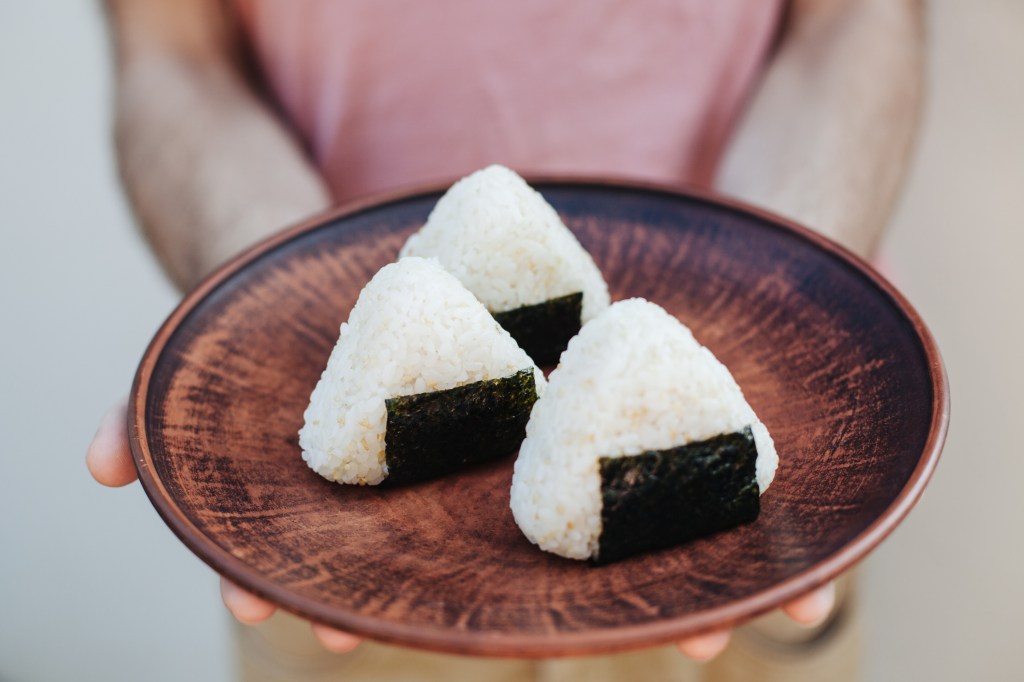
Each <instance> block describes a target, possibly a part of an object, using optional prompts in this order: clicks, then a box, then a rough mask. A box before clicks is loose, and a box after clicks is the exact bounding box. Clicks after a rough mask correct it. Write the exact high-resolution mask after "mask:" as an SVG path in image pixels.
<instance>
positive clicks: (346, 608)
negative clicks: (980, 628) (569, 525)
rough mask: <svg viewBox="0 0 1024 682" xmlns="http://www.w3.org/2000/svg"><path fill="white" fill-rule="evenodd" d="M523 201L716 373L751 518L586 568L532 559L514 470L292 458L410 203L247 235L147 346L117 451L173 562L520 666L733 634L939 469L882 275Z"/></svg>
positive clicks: (609, 198) (884, 527) (749, 219)
mask: <svg viewBox="0 0 1024 682" xmlns="http://www.w3.org/2000/svg"><path fill="white" fill-rule="evenodd" d="M536 185H537V187H538V188H539V189H540V190H541V191H542V192H543V194H544V195H545V197H547V199H548V200H549V201H550V202H551V203H552V204H553V205H554V206H555V208H557V209H558V211H559V212H560V213H561V215H562V216H563V218H564V219H565V222H566V224H567V225H568V226H569V228H570V229H572V231H573V232H575V233H576V235H577V236H578V237H579V239H580V241H581V242H582V243H583V246H584V247H586V248H587V250H589V251H590V253H591V254H592V255H593V257H594V260H595V261H596V262H597V265H598V266H599V267H600V269H601V271H602V272H603V273H604V276H605V278H606V279H607V281H608V285H609V288H610V289H611V295H612V300H618V299H623V298H629V297H634V296H642V297H644V298H646V299H649V300H651V301H654V302H656V303H658V304H660V305H661V306H663V307H664V308H665V309H666V310H668V311H669V312H670V313H671V314H673V315H675V316H677V317H678V318H679V319H680V320H682V321H683V322H684V323H685V324H687V325H688V326H690V328H691V329H692V330H693V332H694V334H695V335H696V337H697V339H698V340H700V341H701V342H702V343H704V344H705V345H706V346H708V347H709V348H710V349H711V350H712V351H713V352H714V353H715V355H716V356H718V358H719V359H720V360H722V362H724V363H725V364H726V365H727V366H728V367H729V368H730V369H731V370H732V372H733V375H734V376H735V377H736V380H737V381H738V382H739V385H740V386H741V387H742V389H743V392H744V393H745V395H746V396H747V399H748V400H749V401H750V403H751V405H752V406H753V408H754V410H755V411H756V412H757V414H758V415H760V417H761V419H762V420H763V421H764V423H765V424H766V425H767V426H768V429H769V430H770V432H771V433H772V435H773V436H774V438H775V443H776V446H777V448H778V452H779V470H778V475H777V476H776V478H775V483H774V484H773V485H772V486H771V488H770V489H769V490H768V491H767V492H766V493H765V495H764V496H763V497H762V500H761V515H760V517H759V518H758V519H757V520H756V521H755V522H754V523H751V524H749V525H746V526H742V527H740V528H737V529H734V530H730V531H727V532H723V533H720V534H718V535H715V536H713V537H710V538H706V539H703V540H698V541H696V542H692V543H690V544H687V545H685V546H682V547H677V548H675V549H669V550H663V551H660V552H655V553H651V554H647V555H644V556H639V557H635V558H632V559H628V560H625V561H621V562H619V563H615V564H612V565H608V566H602V567H598V568H595V567H593V566H590V565H588V564H586V563H583V562H576V561H570V560H567V559H562V558H560V557H557V556H554V555H552V554H547V553H545V552H542V551H540V550H539V549H537V548H536V547H534V546H533V545H531V544H530V543H529V542H528V541H527V540H526V538H525V537H524V536H523V534H522V533H521V532H520V531H519V529H518V528H517V527H516V525H515V522H514V521H513V519H512V513H511V512H510V510H509V485H510V483H511V480H512V465H513V462H514V460H515V457H514V456H510V457H507V458H505V459H502V460H500V461H498V462H495V463H493V464H489V465H484V466H479V467H477V468H473V469H470V470H466V471H463V472H461V473H458V474H456V475H453V476H450V477H448V478H444V479H440V480H435V481H431V482H427V483H422V484H418V485H413V486H409V487H405V488H394V489H387V490H381V489H377V488H373V487H355V486H343V485H338V484H335V483H330V482H328V481H326V480H324V479H322V478H321V477H320V476H318V475H317V474H315V473H314V472H313V471H311V470H310V469H309V468H308V467H307V466H306V464H305V463H304V462H303V461H302V458H301V456H300V450H299V446H298V437H297V431H298V430H299V427H301V426H302V413H303V411H304V409H305V407H306V404H307V401H308V399H309V394H310V392H311V391H312V390H313V386H314V385H315V384H316V382H317V379H318V378H319V377H320V373H321V372H322V371H323V368H324V366H325V365H326V363H327V357H328V355H329V354H330V352H331V348H332V347H333V346H334V344H335V342H336V341H337V336H338V327H339V325H340V324H341V323H342V322H343V321H344V320H345V319H346V318H347V317H348V313H349V311H350V310H351V308H352V306H353V304H354V303H355V300H356V297H357V296H358V294H359V291H360V290H361V289H362V288H363V286H364V285H365V284H366V283H367V282H368V281H369V279H370V278H371V277H372V276H373V274H374V273H376V272H377V270H378V269H379V268H380V267H382V266H383V265H385V264H387V263H389V262H392V261H393V260H395V258H396V257H397V255H398V250H399V248H400V247H401V245H402V244H403V243H404V241H405V239H406V238H407V237H408V236H409V235H410V234H411V233H412V232H413V231H415V230H417V229H418V228H419V227H420V226H421V225H422V224H423V222H424V220H425V219H426V217H427V214H428V213H429V211H430V209H431V208H432V207H433V205H434V203H435V202H436V201H437V199H438V197H439V196H440V194H441V189H440V188H434V189H431V190H428V191H421V192H414V193H407V194H403V195H397V196H391V197H388V198H386V199H383V200H379V201H376V202H366V203H362V204H358V205H353V206H349V207H347V208H344V209H342V210H339V211H337V212H335V213H332V214H330V215H327V216H324V217H321V218H319V219H316V220H313V221H311V222H309V223H307V224H305V225H300V226H298V227H297V228H295V229H292V230H290V231H288V232H286V233H284V234H281V235H279V236H277V237H275V238H273V239H271V240H269V241H268V242H266V243H264V244H262V245H260V246H258V247H256V248H255V249H253V250H251V251H249V252H248V253H246V254H244V255H242V256H241V257H239V258H238V259H236V260H234V261H233V262H231V263H229V264H227V265H226V266H225V267H224V268H222V269H221V270H219V271H218V272H217V273H215V274H214V275H213V276H212V277H211V278H209V279H208V280H207V281H206V282H205V283H203V284H202V285H201V286H200V287H199V288H198V289H197V290H195V291H193V292H192V293H191V294H190V295H189V296H188V297H186V299H185V300H184V302H183V303H182V304H181V306H180V307H179V308H178V309H177V310H176V311H175V312H174V313H173V314H172V315H171V317H170V318H169V319H168V320H167V322H166V323H165V324H164V326H163V327H162V328H161V329H160V331H159V333H158V334H157V335H156V338H155V339H154V340H153V342H152V344H151V345H150V347H149V349H148V351H147V352H146V355H145V357H144V358H143V360H142V364H141V366H140V367H139V371H138V374H137V376H136V379H135V385H134V388H133V391H132V398H131V400H132V402H131V408H130V411H129V429H130V432H131V440H132V451H133V453H134V456H135V461H136V464H137V466H138V469H139V477H140V478H141V480H142V484H143V486H144V487H145V489H146V492H147V493H148V494H149V496H150V498H151V500H152V501H153V504H154V505H155V506H156V508H157V510H158V511H159V512H160V514H161V516H162V517H163V518H164V520H165V521H166V522H167V524H168V525H169V526H170V527H171V529H172V530H173V531H174V532H175V533H176V534H177V535H178V537H179V538H181V540H182V541H183V542H184V543H185V544H186V545H187V546H188V547H189V548H190V549H191V550H192V551H193V552H195V553H196V554H197V555H198V556H199V557H200V558H201V559H203V560H204V561H205V562H206V563H208V564H209V565H210V566H212V567H213V568H214V569H215V570H217V571H218V572H220V573H221V574H223V575H225V576H227V577H228V578H229V579H231V580H233V581H234V582H236V583H238V584H239V585H241V586H242V587H244V588H245V589H247V590H250V591H252V592H254V593H256V594H258V595H261V596H263V597H264V598H266V599H269V600H271V601H273V602H275V603H276V604H279V605H280V606H282V607H284V608H285V609H287V610H289V611H292V612H294V613H297V614H299V615H301V616H304V617H307V618H310V619H313V620H317V621H321V622H323V623H327V624H329V625H332V626H334V627H337V628H340V629H344V630H348V631H350V632H353V633H356V634H359V635H364V636H366V637H369V638H372V639H376V640H379V641H383V642H390V643H394V644H400V645H405V646H410V647H417V648H422V649H431V650H436V651H444V652H452V653H463V654H479V655H492V656H515V657H540V656H555V655H569V654H587V653H599V652H610V651H615V650H624V649H634V648H638V647H643V646H649V645H655V644H661V643H665V642H668V641H671V640H675V639H677V638H680V637H683V636H686V635H693V634H697V633H699V632H702V631H706V630H708V629H711V628H718V627H723V626H727V625H733V624H737V623H739V622H742V621H743V620H746V619H748V618H750V617H752V616H754V615H757V614H760V613H762V612H765V611H768V610H770V609H773V608H775V607H777V606H779V605H780V604H783V603H785V602H786V601H787V600H790V599H793V598H794V597H796V596H798V595H800V594H802V593H804V592H806V591H807V590H809V589H811V588H813V587H816V586H819V585H821V584H823V583H824V582H826V581H827V580H829V579H830V578H832V577H833V576H835V575H837V574H839V573H840V572H842V571H843V570H845V569H847V568H849V567H850V566H852V565H853V564H854V563H855V562H856V561H857V560H859V559H861V558H862V557H863V556H864V555H865V554H867V553H868V552H869V551H870V550H871V549H872V548H873V547H874V546H875V545H877V544H878V543H879V542H880V541H881V540H882V539H883V538H884V537H885V536H886V535H887V534H888V533H889V532H891V531H892V530H893V528H894V527H895V526H896V525H897V524H898V523H899V522H900V520H901V519H902V518H903V517H904V516H905V515H906V514H907V512H908V511H909V510H910V508H911V507H912V506H913V504H914V503H915V501H916V500H917V498H918V497H919V496H920V494H921V492H922V490H923V488H924V486H925V484H926V482H927V480H928V478H929V476H930V474H931V473H932V470H933V469H934V467H935V464H936V461H937V460H938V457H939V452H940V449H941V446H942V442H943V438H944V435H945V430H946V424H947V421H948V397H947V388H946V381H945V376H944V371H943V367H942V363H941V360H940V358H939V354H938V351H937V350H936V348H935V345H934V343H933V341H932V339H931V337H930V336H929V334H928V331H927V330H926V328H925V326H924V324H922V322H921V320H920V318H918V316H917V315H916V314H915V313H914V311H913V310H912V309H911V308H910V306H909V305H908V304H907V302H906V301H905V300H904V299H903V298H902V297H901V296H900V295H899V294H898V293H897V292H896V291H895V290H894V289H893V288H892V287H891V286H890V285H889V284H887V283H886V282H885V281H884V280H882V279H881V278H880V277H879V276H878V275H877V274H875V273H874V272H873V271H872V270H871V269H870V268H868V267H867V266H865V265H864V264H863V263H862V262H860V261H858V260H857V259H856V258H855V257H853V256H851V255H850V254H848V253H846V252H845V251H843V250H842V249H841V248H839V247H837V246H835V245H833V244H831V243H829V242H827V241H826V240H824V239H822V238H820V237H818V236H815V235H814V234H812V233H811V232H809V231H808V230H806V229H803V228H800V227H798V226H795V225H792V224H788V223H786V222H785V221H783V220H781V219H779V218H777V217H774V216H771V215H768V214H765V213H763V212H759V211H757V210H755V209H752V208H749V207H745V206H741V205H737V204H735V203H732V202H728V201H725V200H723V199H719V198H715V197H709V196H699V195H694V194H683V193H679V192H675V191H671V190H666V189H660V188H656V187H650V186H639V185H629V184H620V183H605V182H597V181H547V182H544V181H542V182H538V183H536ZM594 418H595V419H599V418H600V415H594Z"/></svg>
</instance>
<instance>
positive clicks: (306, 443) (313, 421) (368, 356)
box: [299, 258, 544, 485]
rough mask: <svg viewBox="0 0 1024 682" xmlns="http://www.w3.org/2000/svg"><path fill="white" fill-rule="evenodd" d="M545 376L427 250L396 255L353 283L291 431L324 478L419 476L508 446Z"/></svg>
mask: <svg viewBox="0 0 1024 682" xmlns="http://www.w3.org/2000/svg"><path fill="white" fill-rule="evenodd" d="M543 389H544V377H543V375H542V374H541V372H540V370H538V369H537V368H536V367H535V366H534V364H533V362H532V361H531V360H530V358H529V357H528V356H527V355H526V353H525V352H523V350H522V349H520V348H519V347H518V346H517V345H516V343H515V341H514V340H513V339H512V337H511V336H509V334H508V333H507V332H506V331H505V330H504V329H502V328H501V327H500V326H499V325H498V323H497V322H495V320H494V318H493V317H491V315H490V314H488V312H487V310H486V309H485V308H484V307H483V306H482V305H481V304H480V302H479V301H477V300H476V298H474V297H473V295H472V294H471V293H470V292H469V291H467V290H466V288H465V287H463V286H462V285H461V284H460V283H459V281H458V280H457V279H455V278H454V277H453V276H452V275H450V274H449V273H448V272H446V271H445V270H444V269H443V268H442V267H441V266H440V265H438V264H437V262H436V261H433V260H425V259H422V258H404V259H402V260H400V261H399V262H397V263H393V264H391V265H387V266H385V267H384V268H382V269H381V270H380V271H379V272H378V273H377V274H376V275H375V276H374V277H373V279H372V280H370V282H369V283H368V284H367V285H366V287H365V288H364V289H363V291H362V292H361V293H360V294H359V299H358V301H357V302H356V305H355V307H354V308H353V309H352V312H351V314H350V315H349V319H348V321H347V322H345V323H344V324H342V325H341V334H340V337H339V339H338V343H337V345H336V346H335V348H334V350H333V352H332V353H331V356H330V359H329V360H328V363H327V369H326V370H324V373H323V376H322V377H321V378H320V381H319V383H318V384H317V386H316V388H315V389H314V390H313V394H312V396H311V397H310V402H309V407H308V408H307V409H306V413H305V425H304V426H303V427H302V430H301V431H300V432H299V444H300V445H301V447H302V457H303V459H305V461H306V462H307V463H308V464H309V466H310V467H311V468H312V469H314V470H315V471H317V472H318V473H319V474H320V475H322V476H324V477H325V478H328V479H331V480H334V481H338V482H340V483H356V484H363V485H376V484H379V483H381V482H384V481H387V482H389V483H404V482H409V481H415V480H420V479H423V478H430V477H433V476H437V475H441V474H444V473H447V472H449V471H452V470H454V469H456V468H459V467H461V466H464V465H466V464H471V463H474V462H477V461H482V460H485V459H490V458H493V457H497V456H500V455H504V454H508V453H509V452H511V451H513V450H515V448H516V447H518V445H519V443H520V441H521V440H522V438H523V432H524V429H525V424H526V420H527V419H528V418H529V413H530V408H531V407H532V405H533V402H534V401H535V400H536V398H537V395H538V393H540V392H542V391H543Z"/></svg>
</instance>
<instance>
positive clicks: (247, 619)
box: [220, 578, 277, 625]
mask: <svg viewBox="0 0 1024 682" xmlns="http://www.w3.org/2000/svg"><path fill="white" fill-rule="evenodd" d="M220 598H221V599H223V600H224V606H226V607H228V611H230V612H231V615H232V616H234V617H235V618H236V619H237V620H238V622H240V623H245V624H246V625H256V624H257V623H262V622H263V621H265V620H266V619H267V618H270V617H271V616H272V615H274V611H276V610H277V607H276V606H274V605H273V604H271V603H270V602H268V601H267V600H265V599H260V598H259V597H257V596H256V595H255V594H252V593H251V592H246V591H245V590H243V589H242V588H241V587H239V586H238V585H236V584H234V583H233V582H231V581H230V580H226V579H224V578H221V579H220Z"/></svg>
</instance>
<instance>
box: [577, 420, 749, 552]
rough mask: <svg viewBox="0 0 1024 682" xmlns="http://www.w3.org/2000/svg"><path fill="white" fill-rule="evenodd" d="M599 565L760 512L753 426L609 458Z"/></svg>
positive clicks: (603, 490) (604, 471) (603, 476)
mask: <svg viewBox="0 0 1024 682" xmlns="http://www.w3.org/2000/svg"><path fill="white" fill-rule="evenodd" d="M599 463H600V467H601V503H602V505H601V537H600V539H599V541H598V554H597V557H596V558H594V563H598V564H605V563H609V562H612V561H618V560H619V559H623V558H625V557H628V556H632V555H634V554H639V553H641V552H647V551H650V550H655V549H661V548H663V547H670V546H672V545H678V544H681V543H684V542H687V541H688V540H693V539H694V538H699V537H702V536H704V535H710V534H711V533H715V532H717V531H720V530H725V529H727V528H732V527H734V526H738V525H740V524H743V523H749V522H750V521H753V520H754V519H756V518H757V515H758V512H759V511H760V493H759V490H758V487H757V477H756V475H755V467H756V464H757V449H756V447H755V445H754V436H753V434H752V433H751V431H750V428H749V427H748V428H746V429H744V430H743V431H741V432H738V433H729V434H725V435H721V436H715V437H714V438H709V439H708V440H704V441H700V442H696V443H689V444H687V445H682V446H680V447H677V448H671V449H668V450H658V451H649V452H644V453H641V454H639V455H636V456H631V457H602V458H601V459H600V460H599Z"/></svg>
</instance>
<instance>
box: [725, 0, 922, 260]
mask: <svg viewBox="0 0 1024 682" xmlns="http://www.w3.org/2000/svg"><path fill="white" fill-rule="evenodd" d="M921 4H922V3H921V2H920V0H795V1H794V2H793V4H792V7H791V12H790V15H789V21H788V22H787V25H786V27H785V28H784V29H783V30H784V33H783V39H782V42H781V44H780V46H779V51H778V53H777V54H776V56H775V58H774V60H773V61H772V63H771V65H770V66H769V68H768V70H767V72H766V74H765V78H764V80H763V82H762V84H761V87H760V88H759V90H758V92H757V93H756V95H755V96H754V98H753V99H752V101H751V102H750V105H749V107H748V109H747V112H746V114H745V116H744V117H743V119H742V120H741V121H740V124H739V126H738V128H737V130H736V132H735V134H734V137H733V139H732V143H731V145H730V147H729V148H728V149H727V150H726V154H725V157H724V158H723V160H722V164H721V166H720V168H719V173H718V178H717V182H716V184H717V186H718V188H719V189H721V190H722V191H723V192H726V193H728V194H733V195H735V196H738V197H740V198H743V199H746V200H748V201H750V202H752V203H756V204H759V205H762V206H765V207H766V208H769V209H771V210H774V211H776V212H778V213H781V214H783V215H786V216H789V217H791V218H793V219H795V220H797V221H799V222H801V223H804V224H806V225H809V226H811V227H814V228H815V229H817V230H819V231H820V232H822V233H823V234H825V235H826V236H828V237H831V238H832V239H834V240H836V241H838V242H839V243H841V244H843V245H844V246H846V247H847V248H849V249H851V250H852V251H854V252H855V253H858V254H860V255H862V256H867V255H870V253H871V252H872V250H873V249H874V247H875V245H876V243H877V241H878V238H879V236H880V234H881V232H882V230H883V228H884V227H885V224H886V221H887V220H888V218H889V214H890V212H891V211H892V208H893V204H894V203H895V200H896V197H897V195H898V191H899V189H900V185H901V183H902V180H903V177H904V174H905V171H906V167H907V160H908V156H909V154H910V149H911V145H912V142H913V138H914V131H915V129H916V127H917V123H918V118H919V115H920V109H921V101H922V95H923V70H924V69H923V67H924V51H923V46H924V28H923V10H922V6H921Z"/></svg>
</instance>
